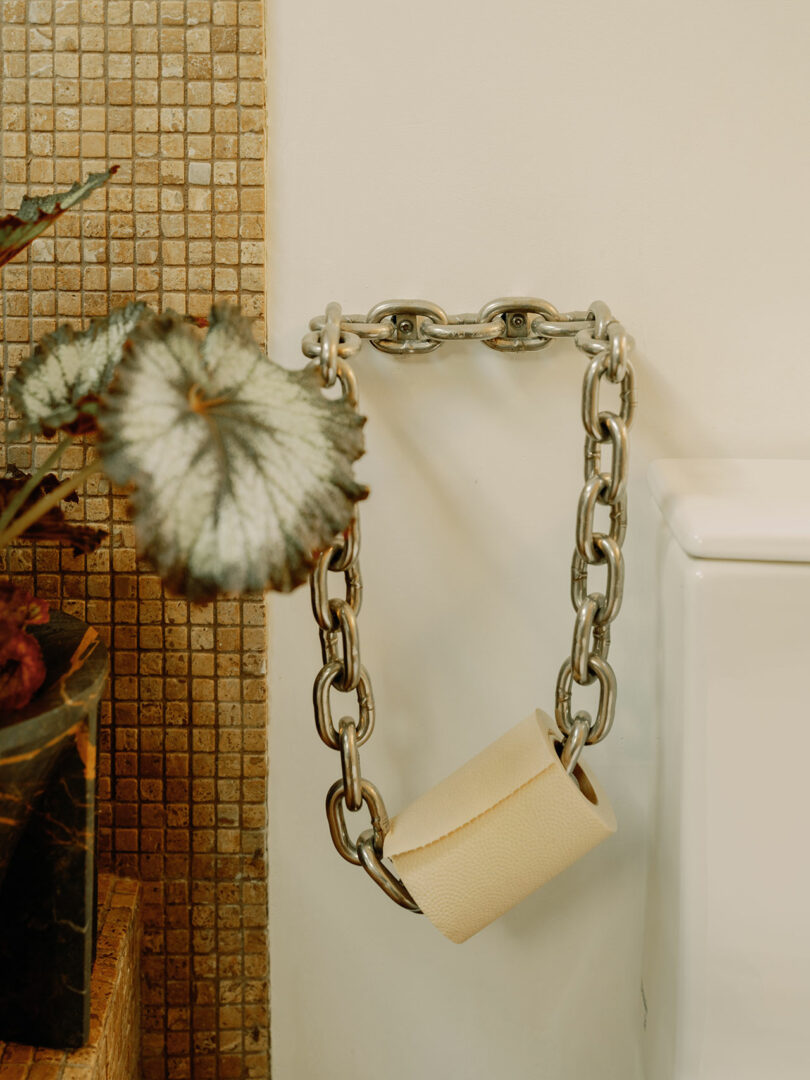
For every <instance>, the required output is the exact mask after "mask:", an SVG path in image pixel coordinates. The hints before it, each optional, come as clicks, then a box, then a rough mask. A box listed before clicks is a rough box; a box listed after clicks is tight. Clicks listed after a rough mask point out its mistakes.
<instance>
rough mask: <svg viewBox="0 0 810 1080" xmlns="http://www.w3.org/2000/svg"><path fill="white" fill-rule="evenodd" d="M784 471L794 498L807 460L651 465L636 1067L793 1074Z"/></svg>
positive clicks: (754, 1076)
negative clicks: (649, 771)
mask: <svg viewBox="0 0 810 1080" xmlns="http://www.w3.org/2000/svg"><path fill="white" fill-rule="evenodd" d="M802 476H804V477H805V481H804V483H805V486H804V496H803V497H804V501H805V502H806V501H807V496H806V492H807V491H808V484H807V481H808V480H810V463H808V462H788V463H785V462H777V461H768V462H747V461H739V460H737V461H730V460H729V461H721V462H706V461H700V462H689V461H687V462H679V463H676V462H672V461H668V462H661V463H657V464H656V465H655V466H653V469H652V474H651V483H652V488H653V492H654V495H655V498H656V501H657V502H658V504H659V506H661V508H662V511H663V515H662V519H661V526H660V533H659V552H658V555H659V609H660V612H659V696H658V714H659V718H660V731H659V744H658V780H659V783H658V792H659V795H658V807H657V818H656V825H655V830H654V841H653V849H652V853H651V872H650V884H649V895H648V912H647V930H646V946H645V960H644V977H643V988H644V998H645V1006H646V1031H645V1061H646V1077H647V1080H732V1078H733V1080H763V1078H764V1077H768V1078H773V1080H799V1078H800V1077H801V1078H806V1077H807V1076H808V1075H810V1028H808V1025H807V1023H806V1017H807V1014H808V1011H810V932H809V931H808V927H807V919H806V912H807V909H808V906H810V859H808V856H807V839H806V831H805V826H804V820H805V805H804V783H805V768H806V761H807V759H808V755H809V754H810V726H809V725H808V724H807V722H806V714H807V709H806V689H805V686H804V682H803V673H804V671H805V670H806V657H807V639H806V612H807V610H808V607H810V542H809V541H808V537H810V532H808V531H807V529H806V524H807V522H810V517H808V519H807V522H805V520H804V517H803V515H802V514H801V513H799V512H795V513H794V510H795V502H796V499H797V497H799V496H797V494H796V492H797V487H796V482H797V480H798V479H799V478H800V477H802ZM724 478H725V479H726V480H730V479H731V478H733V479H734V483H735V490H734V491H733V492H727V491H725V490H721V488H720V485H721V481H723V479H724ZM713 491H714V492H716V497H715V496H713V495H712V492H713ZM791 521H793V522H794V523H795V531H794V532H793V533H790V531H789V529H790V526H789V523H790V522H791ZM687 522H688V528H687V525H686V523H687ZM736 526H739V531H738V532H735V531H734V528H735V527H736ZM768 536H770V543H769V542H768V541H767V537H768ZM696 550H698V551H700V552H701V553H703V554H705V553H706V552H711V553H712V557H711V558H707V557H700V558H696V557H694V553H695V551H696ZM803 551H806V559H804V560H799V558H798V557H799V555H800V554H801V553H802V552H803ZM742 552H748V557H747V558H743V556H742V554H741V553H742ZM788 552H789V553H790V554H791V557H792V558H793V559H794V560H795V561H786V553H788Z"/></svg>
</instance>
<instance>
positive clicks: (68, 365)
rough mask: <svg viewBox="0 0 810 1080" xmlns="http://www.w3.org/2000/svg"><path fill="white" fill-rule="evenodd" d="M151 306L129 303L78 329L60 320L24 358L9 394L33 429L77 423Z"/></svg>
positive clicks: (28, 427) (49, 429) (26, 426)
mask: <svg viewBox="0 0 810 1080" xmlns="http://www.w3.org/2000/svg"><path fill="white" fill-rule="evenodd" d="M148 311H149V309H148V308H147V306H146V304H143V303H137V304H127V305H126V307H120V308H114V309H113V310H112V311H111V312H110V313H109V315H105V316H104V317H103V318H98V319H93V321H92V322H91V323H90V325H89V326H88V327H87V329H86V330H82V331H79V332H78V333H77V332H76V331H74V330H73V328H72V327H71V326H68V325H64V326H60V327H59V329H58V330H56V331H55V332H54V333H53V334H48V335H47V336H46V337H44V338H43V339H42V341H40V343H39V344H38V345H37V347H36V348H35V349H34V352H33V353H32V354H31V356H29V357H28V358H27V359H26V360H23V362H22V364H20V366H19V368H18V369H17V371H16V373H15V375H14V377H13V378H12V380H11V382H10V383H9V387H8V390H9V396H10V397H11V401H12V403H13V405H14V407H15V408H16V409H17V410H18V412H20V413H21V414H22V418H23V427H24V429H25V430H27V431H46V432H52V431H55V430H57V429H58V428H66V427H70V426H71V425H75V424H76V421H77V420H78V419H79V416H80V414H81V413H83V412H84V413H87V412H88V411H89V410H88V406H90V405H91V404H93V403H95V401H96V400H97V399H98V396H99V395H100V394H101V393H103V391H104V390H106V389H107V387H108V386H109V384H110V380H111V379H112V377H113V374H114V372H115V369H116V367H117V366H118V364H119V362H120V360H121V354H122V351H123V348H124V344H125V343H126V341H127V339H128V338H129V336H130V334H131V333H132V331H133V330H134V329H135V327H136V325H137V324H138V323H139V322H140V320H141V319H143V318H144V317H145V316H146V314H147V312H148Z"/></svg>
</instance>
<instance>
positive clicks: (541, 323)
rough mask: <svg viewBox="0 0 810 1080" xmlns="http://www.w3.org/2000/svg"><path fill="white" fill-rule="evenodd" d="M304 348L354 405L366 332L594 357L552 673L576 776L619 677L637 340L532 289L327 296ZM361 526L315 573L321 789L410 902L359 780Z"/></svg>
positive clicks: (370, 709) (368, 712) (382, 875)
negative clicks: (613, 393)
mask: <svg viewBox="0 0 810 1080" xmlns="http://www.w3.org/2000/svg"><path fill="white" fill-rule="evenodd" d="M309 330H310V332H309V333H308V334H306V335H305V336H304V338H303V341H302V343H301V348H302V350H303V353H304V355H305V356H306V357H308V358H309V359H310V360H312V361H314V362H315V363H316V364H317V365H318V368H319V371H320V375H321V381H322V383H323V386H324V388H325V389H328V388H330V387H332V386H334V385H335V383H336V382H339V383H340V385H341V388H342V391H343V396H344V398H345V400H346V401H348V402H349V404H351V405H352V406H353V407H354V408H357V403H358V398H357V380H356V378H355V376H354V372H353V371H352V369H351V368H350V367H349V365H348V363H347V360H348V359H349V358H350V357H352V356H354V355H355V354H356V353H358V352H359V351H360V348H361V347H362V343H363V341H364V340H368V341H370V342H371V344H372V345H373V346H374V348H376V349H379V350H380V351H381V352H385V353H389V354H391V355H394V356H398V357H407V356H420V355H424V354H426V353H429V352H433V351H434V350H435V349H437V348H439V346H440V345H442V344H444V343H445V342H448V341H471V340H472V341H482V342H483V343H484V344H485V345H487V346H488V347H489V348H491V349H497V350H499V351H501V352H526V351H534V350H537V349H542V348H545V347H546V346H547V345H550V344H551V342H552V341H553V340H554V339H555V338H561V337H573V339H574V343H575V345H576V346H577V348H578V349H579V350H580V351H581V352H583V353H584V354H585V355H586V356H587V357H588V358H589V363H588V368H587V370H586V372H585V378H584V380H583V384H582V423H583V426H584V428H585V446H584V458H585V468H584V473H585V485H584V487H583V489H582V492H581V494H580V497H579V504H578V506H577V518H576V543H575V548H574V555H573V559H572V561H571V602H572V604H573V606H574V611H575V612H576V615H575V618H574V635H573V641H572V645H571V655H570V656H568V657H566V659H565V660H564V662H563V665H562V667H561V668H560V672H559V675H558V676H557V686H556V693H555V711H554V715H555V719H556V721H557V726H558V728H559V729H560V732H561V734H562V736H563V741H562V744H561V747H560V759H561V761H562V764H563V765H564V767H565V769H566V771H567V772H568V773H569V775H570V774H572V773H573V772H574V770H575V768H576V765H577V761H578V760H579V757H580V754H581V753H582V750H583V748H584V747H585V746H587V745H591V744H593V743H597V742H601V741H602V739H604V738H605V736H606V735H607V734H608V732H609V731H610V729H611V726H612V724H613V717H614V714H615V710H616V675H615V673H614V671H613V668H612V667H611V665H610V664H609V663H608V658H607V657H608V652H609V649H610V626H611V623H612V622H613V620H614V619H615V618H616V616H617V615H618V613H619V609H620V607H621V602H622V594H623V592H624V558H623V555H622V544H623V543H624V537H625V533H626V531H627V465H628V449H627V432H628V430H629V428H630V425H631V424H632V422H633V413H634V411H635V404H636V402H635V392H634V371H633V365H632V363H631V362H630V354H631V352H632V350H633V346H634V342H633V339H632V338H631V337H630V336H629V335H628V334H627V333H626V331H625V329H624V327H623V326H622V325H621V324H620V323H619V322H618V321H617V320H615V319H614V318H613V316H612V315H611V313H610V310H609V308H608V307H607V305H606V304H604V303H602V302H601V301H599V300H597V301H595V302H594V303H593V304H591V306H590V307H589V308H588V309H587V311H571V312H560V311H558V310H557V309H556V308H555V307H554V305H553V304H549V303H548V301H546V300H540V299H538V298H537V297H527V296H509V297H502V298H500V299H498V300H493V301H492V302H491V303H489V304H486V305H484V307H483V308H482V309H481V310H480V311H479V312H478V313H476V314H464V315H448V314H447V313H446V312H445V311H444V309H443V308H441V307H439V305H438V304H434V303H431V302H429V301H426V300H387V301H384V302H383V303H381V304H377V305H376V306H375V307H373V308H372V309H371V311H370V312H369V313H368V315H343V314H342V312H341V308H340V305H339V304H336V303H331V304H329V305H328V306H327V308H326V313H325V315H322V316H317V317H316V318H314V319H312V320H310V324H309ZM605 381H607V382H609V383H612V384H614V385H616V386H618V388H619V400H620V405H619V411H618V412H613V411H611V410H610V409H607V408H602V407H601V402H600V392H601V389H602V386H603V384H604V382H605ZM607 446H609V447H610V455H611V458H610V468H609V470H606V469H605V468H604V467H603V464H602V448H603V447H607ZM599 507H603V508H607V511H608V523H607V532H604V531H598V530H597V528H596V525H595V518H596V514H597V509H598V508H599ZM359 554H360V527H359V520H358V517H357V514H356V513H355V518H354V521H353V523H352V526H351V528H350V529H349V530H348V532H347V533H346V534H345V535H344V536H341V537H338V538H337V539H336V541H335V543H334V544H333V545H332V546H331V547H329V548H327V550H326V551H324V552H323V554H322V555H321V556H320V558H319V560H318V563H317V565H316V567H315V570H314V572H313V574H312V578H311V589H312V611H313V614H314V616H315V621H316V622H317V624H318V632H319V636H320V642H321V654H322V658H323V666H322V667H321V670H320V671H319V672H318V676H317V678H316V679H315V686H314V690H313V700H314V706H315V723H316V726H317V729H318V734H319V735H320V737H321V739H322V740H323V742H324V743H325V744H326V745H327V746H328V747H330V748H331V749H332V750H336V751H338V752H339V753H340V762H341V777H340V779H339V780H336V781H335V783H334V784H333V785H332V786H331V788H330V789H329V792H328V794H327V796H326V816H327V820H328V822H329V830H330V832H331V835H332V840H333V842H334V844H335V847H336V848H337V850H338V852H339V853H340V854H341V855H342V856H343V858H344V859H346V860H348V861H349V862H351V863H354V864H355V865H358V866H362V867H363V868H364V869H365V870H366V872H367V873H368V874H369V875H370V876H371V877H372V878H373V879H374V881H375V882H376V883H377V884H378V885H379V886H380V888H381V889H383V891H384V892H385V893H387V895H388V896H390V897H391V899H392V900H395V901H396V903H398V904H399V905H401V906H402V907H404V908H407V909H408V910H409V911H415V912H418V911H419V907H418V905H417V904H416V902H415V901H414V899H413V897H412V896H411V895H410V893H409V892H408V890H407V889H406V888H405V886H404V885H403V883H402V882H401V881H400V880H399V878H398V877H397V876H396V875H395V874H394V873H393V872H392V871H391V869H390V868H389V867H388V866H387V865H386V864H385V863H384V862H383V842H384V840H385V834H386V832H387V831H388V824H389V823H388V814H387V812H386V809H385V803H384V802H383V799H382V796H381V795H380V793H379V791H378V790H377V788H376V787H375V786H374V784H372V783H371V782H370V781H369V780H366V779H364V778H363V775H362V772H361V768H360V756H359V747H360V746H362V745H363V744H364V743H365V742H366V741H367V740H368V738H369V737H370V735H371V732H372V729H373V727H374V695H373V693H372V688H371V679H370V677H369V674H368V671H367V670H366V669H365V667H363V665H362V663H361V660H360V644H359V638H358V629H357V616H358V614H359V612H360V605H361V602H362V595H363V586H362V580H361V576H360V564H359ZM602 566H604V567H605V568H606V580H605V586H604V590H605V591H604V592H599V591H596V590H591V589H590V588H589V583H588V573H589V569H590V568H591V567H602ZM338 574H342V575H343V578H344V586H345V594H344V596H343V597H337V598H336V597H332V596H330V592H329V581H330V579H333V578H334V577H335V576H336V575H338ZM574 683H576V684H577V685H578V686H589V685H592V684H593V683H598V688H599V702H598V705H597V709H596V717H595V718H594V717H592V716H591V714H590V713H589V712H587V711H586V710H584V709H583V710H578V711H577V712H576V713H575V714H573V715H572V695H573V687H574ZM333 691H338V692H339V693H344V694H354V695H355V696H356V698H357V710H358V715H357V718H356V719H353V718H352V717H350V716H344V717H343V718H342V719H341V720H340V721H339V723H338V725H337V728H336V727H335V723H334V720H333V717H332V707H331V700H330V695H331V693H332V692H333ZM364 803H365V805H366V807H367V809H368V812H369V814H370V816H371V828H370V829H367V830H365V831H364V832H362V833H361V834H360V836H359V837H358V839H357V840H356V841H352V840H351V838H350V836H349V832H348V828H347V825H346V815H345V811H344V807H345V809H347V810H349V811H350V812H351V813H356V812H358V811H359V810H361V809H362V807H363V804H364Z"/></svg>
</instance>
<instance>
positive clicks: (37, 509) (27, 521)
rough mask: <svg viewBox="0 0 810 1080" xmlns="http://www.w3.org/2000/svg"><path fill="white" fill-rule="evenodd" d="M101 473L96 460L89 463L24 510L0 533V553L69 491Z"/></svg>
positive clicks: (68, 493) (57, 503) (56, 504)
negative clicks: (95, 474) (28, 508)
mask: <svg viewBox="0 0 810 1080" xmlns="http://www.w3.org/2000/svg"><path fill="white" fill-rule="evenodd" d="M97 472H101V462H100V461H99V460H98V459H97V460H96V461H91V462H90V464H89V465H85V467H84V468H83V469H80V470H79V471H78V472H77V473H74V475H73V476H69V477H68V478H67V480H64V481H63V482H62V483H61V484H60V485H59V487H57V488H54V489H53V491H51V492H50V493H49V494H48V495H44V496H43V497H42V498H41V499H39V500H38V501H37V502H35V503H34V505H33V506H32V507H31V509H30V510H26V512H25V513H24V514H20V516H19V517H18V518H17V519H16V520H15V521H13V522H12V524H11V525H9V527H8V528H7V529H6V530H5V531H4V532H2V533H0V551H2V550H3V548H5V547H8V545H9V544H10V543H11V541H12V540H16V539H17V537H18V536H20V534H21V533H24V532H25V530H26V529H27V528H29V527H30V526H31V525H33V524H34V522H36V521H39V519H40V518H41V517H44V516H45V514H47V513H48V511H49V510H51V509H52V508H53V507H54V506H58V505H59V503H60V502H61V501H62V499H64V498H65V496H66V495H70V493H71V491H75V490H76V488H79V487H81V486H82V485H83V484H84V482H85V480H87V479H88V477H90V476H92V475H93V473H97Z"/></svg>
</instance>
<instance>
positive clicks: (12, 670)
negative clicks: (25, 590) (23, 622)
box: [0, 619, 45, 715]
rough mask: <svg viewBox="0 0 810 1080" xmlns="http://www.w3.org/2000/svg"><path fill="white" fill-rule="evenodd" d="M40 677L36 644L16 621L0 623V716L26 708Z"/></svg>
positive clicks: (41, 664)
mask: <svg viewBox="0 0 810 1080" xmlns="http://www.w3.org/2000/svg"><path fill="white" fill-rule="evenodd" d="M44 678H45V662H44V661H43V659H42V652H41V650H40V647H39V643H38V642H37V641H36V640H35V639H34V638H32V637H31V635H30V634H27V633H26V632H25V631H24V630H22V629H21V628H20V626H19V625H18V624H17V623H16V622H13V621H12V620H10V619H6V620H4V621H3V622H0V715H2V714H3V713H5V712H6V711H8V710H11V709H21V708H22V707H23V706H24V705H27V704H28V702H29V701H30V700H31V698H32V697H33V696H34V694H35V693H36V692H37V690H38V689H39V688H40V686H41V685H42V682H43V680H44Z"/></svg>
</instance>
